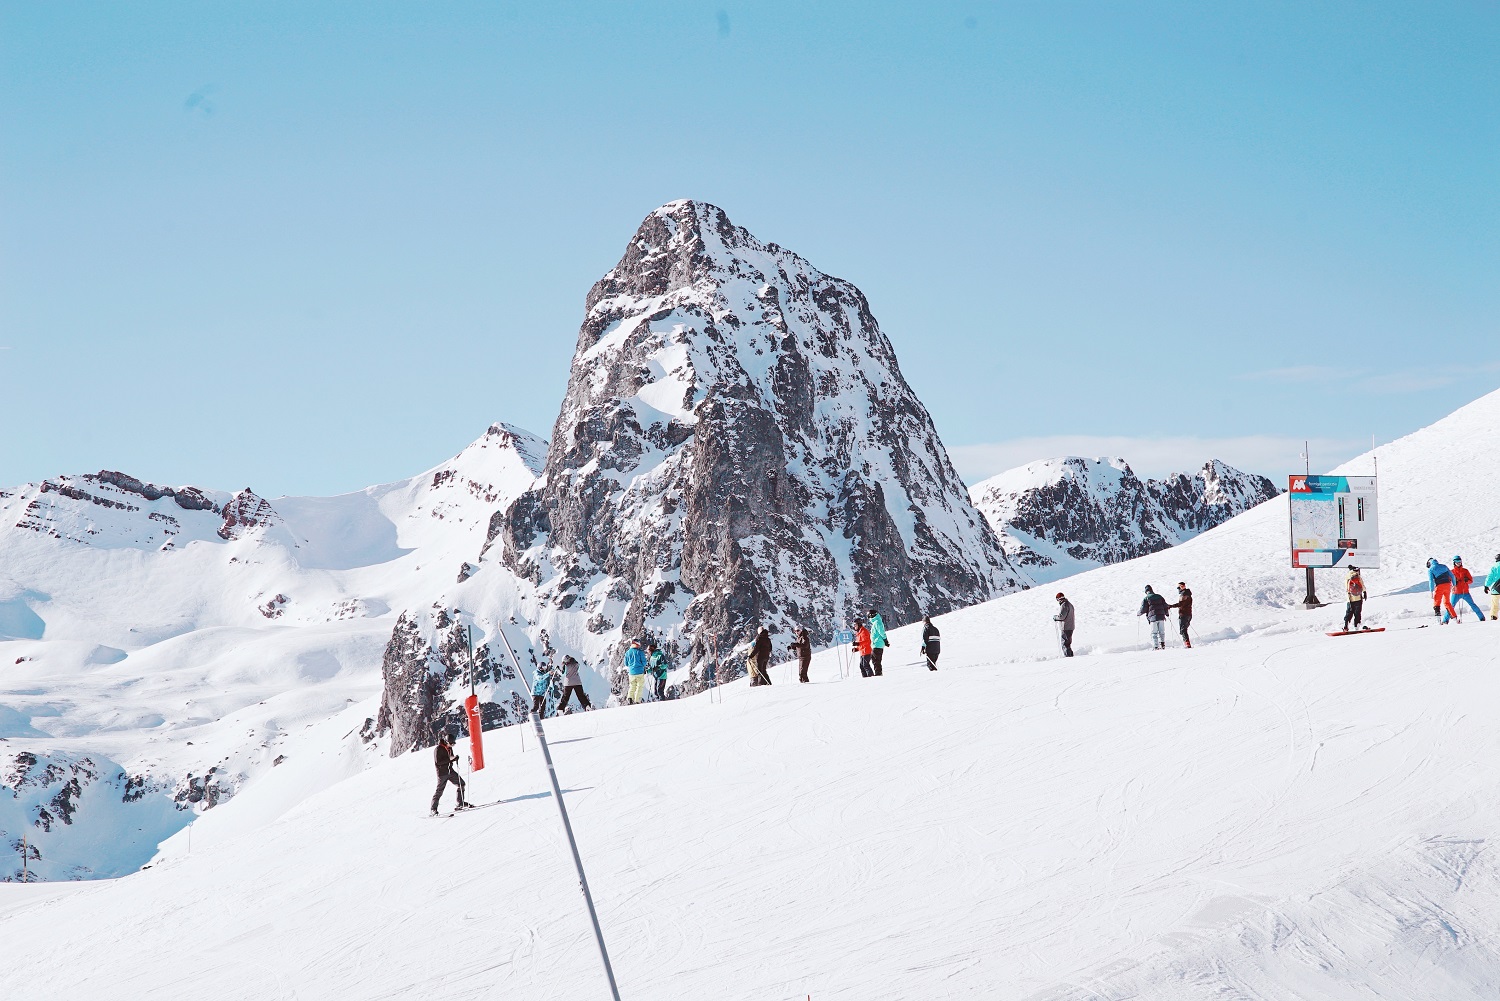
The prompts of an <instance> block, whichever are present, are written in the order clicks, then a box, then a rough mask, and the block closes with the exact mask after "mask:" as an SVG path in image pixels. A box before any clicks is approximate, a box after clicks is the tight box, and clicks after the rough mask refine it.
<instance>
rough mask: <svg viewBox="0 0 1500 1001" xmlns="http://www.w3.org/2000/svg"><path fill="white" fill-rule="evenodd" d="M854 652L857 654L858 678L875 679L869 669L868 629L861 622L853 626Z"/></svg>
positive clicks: (873, 673)
mask: <svg viewBox="0 0 1500 1001" xmlns="http://www.w3.org/2000/svg"><path fill="white" fill-rule="evenodd" d="M854 650H855V652H856V653H858V654H859V676H860V677H861V678H873V677H875V672H874V671H873V670H872V669H871V668H870V650H871V647H870V627H869V626H867V625H865V624H864V623H863V622H859V623H856V624H855V626H854Z"/></svg>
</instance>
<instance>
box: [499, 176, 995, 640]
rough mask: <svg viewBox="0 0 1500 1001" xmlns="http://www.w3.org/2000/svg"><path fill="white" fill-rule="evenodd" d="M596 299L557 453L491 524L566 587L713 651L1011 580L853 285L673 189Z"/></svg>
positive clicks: (978, 596)
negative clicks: (758, 628)
mask: <svg viewBox="0 0 1500 1001" xmlns="http://www.w3.org/2000/svg"><path fill="white" fill-rule="evenodd" d="M586 308H587V309H586V315H585V317H584V321H583V324H582V326H581V328H580V330H579V334H578V341H577V348H576V350H575V353H574V359H573V369H572V373H571V377H570V379H569V382H568V391H567V395H566V398H565V399H564V402H563V406H562V410H561V412H560V414H559V416H558V420H557V423H556V426H555V428H554V432H553V436H552V441H551V443H550V447H549V449H548V454H547V462H546V466H545V469H544V472H543V475H542V477H541V478H540V479H539V481H538V483H537V485H536V486H535V487H534V488H533V489H532V490H530V491H528V492H527V493H526V494H524V495H522V497H521V498H520V499H519V500H517V501H516V503H515V504H514V505H512V506H511V507H510V509H509V510H508V511H507V512H506V514H505V516H504V518H503V519H502V522H503V523H502V524H501V525H500V526H497V527H498V528H499V531H500V535H501V536H502V537H503V540H504V545H503V546H502V555H501V558H502V559H503V560H504V562H505V563H506V564H507V565H509V566H511V567H512V568H513V569H515V570H517V571H518V572H519V573H521V574H522V575H523V576H525V577H527V578H529V579H530V580H532V581H533V582H534V583H536V584H537V585H539V587H540V590H541V594H542V596H543V598H544V600H546V601H548V602H550V603H552V605H553V606H554V607H557V608H561V609H571V608H579V609H583V610H586V612H587V614H588V618H589V622H590V626H589V628H590V630H592V631H593V632H595V633H599V634H610V635H614V636H616V637H623V636H633V635H640V634H641V633H642V632H651V633H652V634H653V635H657V636H658V637H659V638H661V639H667V640H673V641H677V642H680V645H681V646H682V648H683V649H682V652H683V653H686V654H688V655H689V656H691V657H693V658H694V659H697V658H699V657H701V656H703V655H704V654H705V653H706V652H707V651H708V650H709V649H710V648H711V646H714V645H716V646H717V647H718V649H720V650H725V649H727V648H728V647H729V645H730V644H732V643H734V642H736V641H739V640H743V639H744V638H746V635H747V633H748V631H749V630H750V629H751V628H752V627H753V626H754V625H756V624H759V623H762V622H764V623H766V624H768V625H770V626H772V627H773V629H790V627H791V626H792V625H794V624H806V625H808V626H809V627H811V628H812V629H813V632H814V635H815V636H818V637H821V638H824V639H826V638H827V636H828V634H829V633H830V632H831V631H832V630H833V629H834V628H835V627H836V626H838V625H840V624H842V623H844V622H845V621H847V620H849V619H851V618H852V617H854V615H855V614H856V612H857V611H858V610H860V609H862V608H864V607H866V606H869V605H874V606H876V607H880V608H882V609H883V610H884V611H885V612H886V613H887V618H888V619H890V620H892V621H894V622H903V621H909V620H911V619H913V618H917V617H920V616H921V615H922V614H924V613H929V612H940V611H945V610H947V609H949V608H952V607H956V606H959V605H964V604H969V603H972V602H975V601H980V600H984V599H985V598H988V597H991V596H993V595H994V594H997V593H1000V592H1001V591H1003V590H1005V589H1007V588H1009V587H1012V586H1015V578H1014V574H1012V573H1011V572H1010V571H1009V568H1008V566H1007V565H1006V561H1005V557H1004V555H1003V553H1002V552H1001V551H1000V548H999V545H998V542H997V540H996V539H995V537H994V534H993V533H992V532H991V531H990V529H989V526H988V525H987V524H986V523H985V522H984V520H983V519H982V518H981V517H979V516H978V514H977V513H976V512H975V511H974V509H973V507H972V506H971V505H970V503H969V500H968V497H967V495H966V493H965V491H964V489H963V486H962V483H961V482H960V481H959V479H958V477H957V475H956V474H955V473H954V471H953V468H952V465H951V463H950V462H949V459H948V455H947V452H946V450H944V448H943V446H942V443H941V441H939V439H938V437H937V433H936V430H935V429H934V427H933V425H932V421H931V418H930V417H929V415H928V413H927V411H926V409H925V408H924V407H923V406H922V404H921V402H920V401H919V400H918V399H917V398H916V395H915V394H914V393H913V392H912V390H911V388H910V387H909V386H908V385H907V384H906V381H905V380H904V379H903V378H902V376H901V373H900V369H899V367H898V366H897V364H896V357H895V352H894V350H893V348H892V347H891V344H890V342H889V340H887V338H886V336H885V335H884V333H882V332H881V330H880V328H879V325H878V324H877V323H876V321H875V318H874V316H873V315H872V314H871V312H870V308H869V305H868V303H867V302H866V300H865V297H864V296H863V294H861V293H860V291H859V290H858V289H857V288H855V287H854V286H853V285H851V284H849V283H848V282H846V281H843V280H841V279H838V278H833V277H831V276H828V275H825V274H823V273H822V272H820V271H818V270H817V269H816V268H814V267H813V266H812V265H811V264H809V263H808V262H807V261H805V260H803V259H802V258H800V257H798V256H797V255H796V254H793V253H791V252H789V251H786V250H783V249H782V248H780V247H777V246H776V245H775V244H768V243H762V242H760V241H759V240H757V239H756V238H755V237H753V236H752V235H751V234H750V233H748V232H747V231H746V230H744V229H742V228H740V227H738V226H735V225H734V224H733V223H731V222H730V220H729V218H728V217H727V216H726V215H725V213H724V212H723V210H721V209H719V208H717V207H715V206H713V205H708V204H706V203H703V202H696V201H678V202H671V203H669V204H667V205H664V206H662V207H661V208H659V209H657V210H656V211H654V212H652V213H651V214H650V215H649V216H647V217H646V219H645V221H644V222H643V223H642V224H641V226H640V228H639V229H638V230H637V232H636V234H635V235H634V237H632V239H631V240H630V242H629V244H628V245H627V246H626V249H625V253H624V255H623V256H622V257H621V259H620V262H619V263H618V264H617V265H615V267H614V268H612V269H611V270H610V271H609V273H608V274H606V275H605V276H604V277H603V278H602V279H600V281H599V282H597V283H596V284H595V285H594V287H593V289H592V290H591V291H590V292H589V295H588V297H587V300H586Z"/></svg>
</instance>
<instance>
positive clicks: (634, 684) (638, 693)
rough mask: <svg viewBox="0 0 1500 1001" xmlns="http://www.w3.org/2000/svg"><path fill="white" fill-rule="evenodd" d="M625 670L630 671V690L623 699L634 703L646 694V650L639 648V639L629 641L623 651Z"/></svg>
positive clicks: (631, 703)
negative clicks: (628, 647)
mask: <svg viewBox="0 0 1500 1001" xmlns="http://www.w3.org/2000/svg"><path fill="white" fill-rule="evenodd" d="M625 670H626V671H628V672H630V690H629V691H628V692H627V693H626V695H625V701H626V702H627V703H628V704H630V705H635V704H636V703H637V702H639V701H641V698H642V696H644V695H645V694H646V651H644V650H642V649H641V641H640V640H631V641H630V649H629V650H626V651H625Z"/></svg>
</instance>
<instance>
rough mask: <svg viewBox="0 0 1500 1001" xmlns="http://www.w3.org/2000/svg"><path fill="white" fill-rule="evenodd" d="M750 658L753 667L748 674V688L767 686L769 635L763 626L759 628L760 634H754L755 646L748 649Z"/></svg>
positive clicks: (769, 677)
mask: <svg viewBox="0 0 1500 1001" xmlns="http://www.w3.org/2000/svg"><path fill="white" fill-rule="evenodd" d="M750 657H751V660H752V663H753V665H754V667H753V669H752V671H751V674H750V686H751V687H752V688H753V687H755V686H757V685H769V684H770V683H771V672H770V671H769V670H767V668H768V667H769V666H770V664H771V634H770V633H768V632H766V627H765V626H761V627H760V632H758V633H756V634H755V645H754V646H753V647H751V648H750Z"/></svg>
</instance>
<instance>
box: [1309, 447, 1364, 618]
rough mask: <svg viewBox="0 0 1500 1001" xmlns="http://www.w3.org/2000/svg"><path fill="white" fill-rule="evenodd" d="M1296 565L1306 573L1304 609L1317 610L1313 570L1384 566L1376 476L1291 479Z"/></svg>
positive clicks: (1318, 602) (1319, 604) (1311, 476)
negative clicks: (1381, 550) (1381, 556)
mask: <svg viewBox="0 0 1500 1001" xmlns="http://www.w3.org/2000/svg"><path fill="white" fill-rule="evenodd" d="M1287 510H1288V518H1289V528H1290V534H1291V552H1292V566H1293V567H1294V568H1297V569H1302V570H1306V571H1307V595H1306V596H1305V597H1304V598H1303V599H1302V605H1303V607H1304V608H1318V607H1320V606H1321V605H1322V604H1323V603H1322V602H1321V601H1319V600H1318V596H1317V592H1316V591H1315V590H1314V589H1313V570H1314V569H1326V568H1331V567H1359V568H1361V569H1365V570H1370V569H1376V568H1378V567H1379V566H1380V525H1379V507H1378V504H1377V490H1376V478H1375V477H1374V476H1314V475H1311V474H1308V473H1303V474H1301V475H1294V476H1291V477H1289V478H1288V481H1287Z"/></svg>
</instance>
